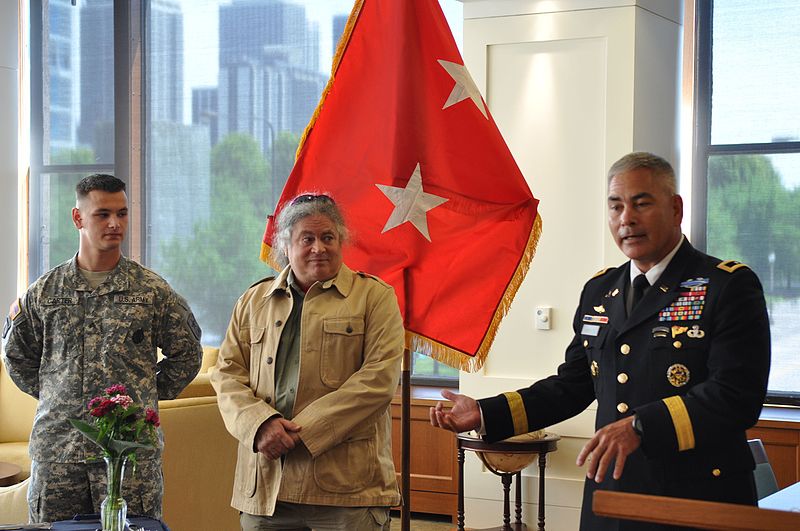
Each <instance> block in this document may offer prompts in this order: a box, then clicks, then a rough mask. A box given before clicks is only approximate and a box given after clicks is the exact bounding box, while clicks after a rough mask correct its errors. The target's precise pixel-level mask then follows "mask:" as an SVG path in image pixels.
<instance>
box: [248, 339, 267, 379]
mask: <svg viewBox="0 0 800 531" xmlns="http://www.w3.org/2000/svg"><path fill="white" fill-rule="evenodd" d="M264 355H265V354H264V329H263V328H251V329H250V388H251V389H253V390H256V389H258V380H259V375H260V374H261V360H262V359H263V357H264Z"/></svg>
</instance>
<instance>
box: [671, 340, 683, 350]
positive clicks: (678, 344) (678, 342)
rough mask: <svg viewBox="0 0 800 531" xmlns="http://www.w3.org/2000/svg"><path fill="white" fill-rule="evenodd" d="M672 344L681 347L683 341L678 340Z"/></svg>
mask: <svg viewBox="0 0 800 531" xmlns="http://www.w3.org/2000/svg"><path fill="white" fill-rule="evenodd" d="M672 346H673V347H675V348H681V347H682V346H683V343H681V342H680V341H676V342H674V343H673V344H672Z"/></svg>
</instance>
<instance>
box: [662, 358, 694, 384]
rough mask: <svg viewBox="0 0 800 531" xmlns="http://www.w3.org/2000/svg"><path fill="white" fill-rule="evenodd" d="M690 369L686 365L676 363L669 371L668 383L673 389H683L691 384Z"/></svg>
mask: <svg viewBox="0 0 800 531" xmlns="http://www.w3.org/2000/svg"><path fill="white" fill-rule="evenodd" d="M689 376H690V375H689V368H688V367H687V366H686V365H683V364H680V363H676V364H675V365H670V366H669V368H668V369H667V381H668V382H669V383H670V385H672V386H673V387H683V386H684V385H686V384H687V383H689Z"/></svg>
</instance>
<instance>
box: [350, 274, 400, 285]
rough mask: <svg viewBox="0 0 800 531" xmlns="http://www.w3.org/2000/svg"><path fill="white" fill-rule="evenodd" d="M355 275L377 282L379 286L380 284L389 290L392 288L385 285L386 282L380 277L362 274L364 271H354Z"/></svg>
mask: <svg viewBox="0 0 800 531" xmlns="http://www.w3.org/2000/svg"><path fill="white" fill-rule="evenodd" d="M356 274H357V275H358V276H360V277H361V278H371V279H372V280H376V281H378V283H380V284H382V285H384V286H386V287H387V288H391V287H392V286H390V285H389V284H387V283H386V282H385V281H384V280H383V279H381V278H380V277H376V276H375V275H370V274H369V273H366V272H364V271H356Z"/></svg>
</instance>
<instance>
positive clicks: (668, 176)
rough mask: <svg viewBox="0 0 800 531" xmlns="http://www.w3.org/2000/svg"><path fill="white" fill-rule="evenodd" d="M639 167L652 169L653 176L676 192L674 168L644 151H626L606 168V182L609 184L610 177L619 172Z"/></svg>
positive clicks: (676, 184) (668, 188)
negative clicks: (626, 152)
mask: <svg viewBox="0 0 800 531" xmlns="http://www.w3.org/2000/svg"><path fill="white" fill-rule="evenodd" d="M639 168H645V169H648V170H650V171H652V172H653V176H654V177H656V178H658V179H659V180H661V181H662V182H663V183H664V185H665V186H666V187H667V190H668V191H669V192H670V193H672V194H676V193H678V183H677V180H676V179H675V170H674V169H672V165H671V164H670V163H669V162H667V161H666V160H665V159H663V158H661V157H659V156H658V155H654V154H652V153H647V152H646V151H635V152H633V153H628V154H627V155H625V156H624V157H622V158H621V159H619V160H618V161H617V162H615V163H614V164H612V165H611V168H609V170H608V181H607V182H606V184H607V185H610V184H611V179H613V178H614V177H616V176H617V175H619V174H620V173H625V172H629V171H633V170H638V169H639Z"/></svg>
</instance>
